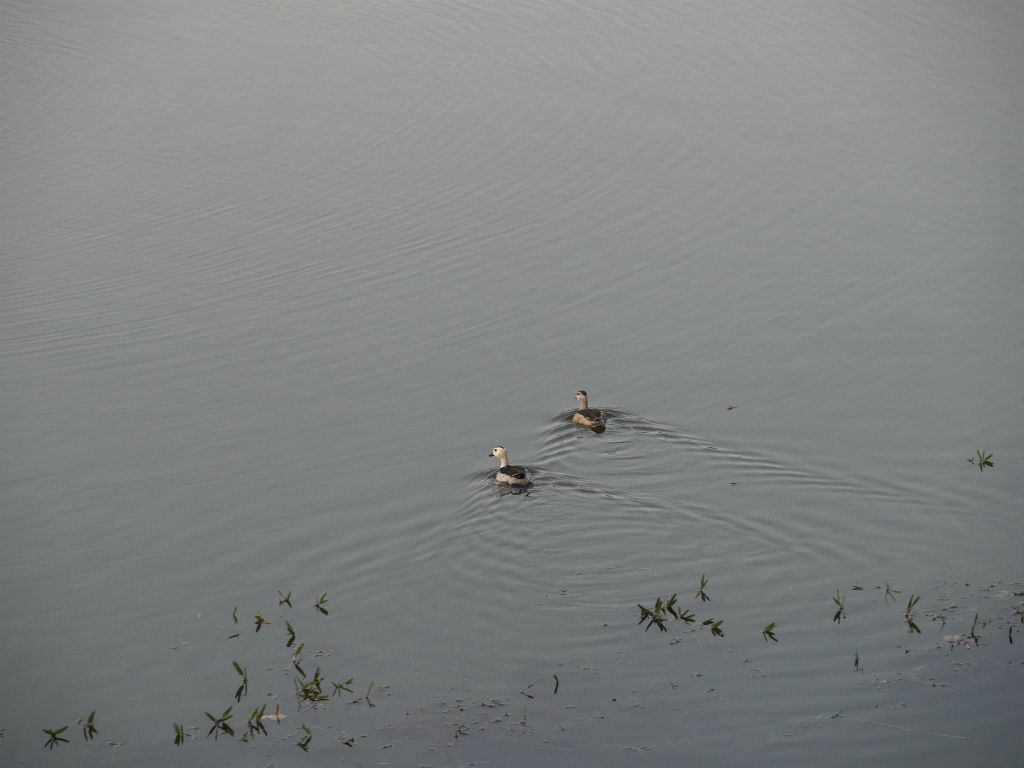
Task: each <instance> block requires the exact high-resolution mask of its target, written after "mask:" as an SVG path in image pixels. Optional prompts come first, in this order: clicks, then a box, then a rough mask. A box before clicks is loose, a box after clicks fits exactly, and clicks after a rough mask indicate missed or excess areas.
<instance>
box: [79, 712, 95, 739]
mask: <svg viewBox="0 0 1024 768" xmlns="http://www.w3.org/2000/svg"><path fill="white" fill-rule="evenodd" d="M78 725H80V726H82V736H84V737H85V740H86V741H91V740H92V738H93V737H94V736H96V734H97V733H99V731H97V730H96V710H95V709H94V710H93V711H92V712H90V713H89V716H88V717H86V718H84V719H83V720H79V721H78Z"/></svg>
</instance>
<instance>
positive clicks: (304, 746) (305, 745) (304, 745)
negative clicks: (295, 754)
mask: <svg viewBox="0 0 1024 768" xmlns="http://www.w3.org/2000/svg"><path fill="white" fill-rule="evenodd" d="M302 730H303V731H305V733H306V735H305V736H303V737H302V738H301V739H299V740H298V741H297V742H295V746H296V747H298V748H299V749H301V750H302V751H303V752H309V742H310V741H311V740H312V739H313V733H312V732H311V731H310V730H309V726H308V725H305V724H304V725H303V726H302Z"/></svg>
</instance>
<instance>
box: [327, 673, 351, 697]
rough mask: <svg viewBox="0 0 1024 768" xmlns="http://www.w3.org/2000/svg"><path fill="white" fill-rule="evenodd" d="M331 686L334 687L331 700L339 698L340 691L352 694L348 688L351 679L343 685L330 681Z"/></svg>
mask: <svg viewBox="0 0 1024 768" xmlns="http://www.w3.org/2000/svg"><path fill="white" fill-rule="evenodd" d="M331 685H333V686H334V690H333V691H332V692H331V698H334V697H335V696H341V692H342V691H348V692H349V693H352V689H351V688H349V686H350V685H352V678H351V677H350V678H349V679H348V680H346V681H345V682H343V683H336V682H334V681H333V680H331Z"/></svg>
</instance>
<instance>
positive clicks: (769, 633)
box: [761, 621, 779, 643]
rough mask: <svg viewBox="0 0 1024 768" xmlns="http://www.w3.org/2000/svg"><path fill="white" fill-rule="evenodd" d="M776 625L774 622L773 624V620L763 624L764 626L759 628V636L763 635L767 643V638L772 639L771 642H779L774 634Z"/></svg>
mask: <svg viewBox="0 0 1024 768" xmlns="http://www.w3.org/2000/svg"><path fill="white" fill-rule="evenodd" d="M776 626H777V625H776V624H775V622H774V621H773V622H772V623H771V624H767V625H766V626H765V628H764V629H762V630H761V637H763V638H764V641H765V642H766V643H767V642H768V641H769V640H771V641H773V642H776V643H777V642H779V638H777V637H776V636H775V627H776Z"/></svg>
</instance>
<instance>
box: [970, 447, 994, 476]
mask: <svg viewBox="0 0 1024 768" xmlns="http://www.w3.org/2000/svg"><path fill="white" fill-rule="evenodd" d="M974 453H975V455H974V456H968V457H967V463H968V464H973V465H974V466H976V467H977V468H978V471H979V472H984V471H985V467H994V466H995V464H993V463H992V454H991V453H985V452H984V451H975V452H974Z"/></svg>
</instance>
